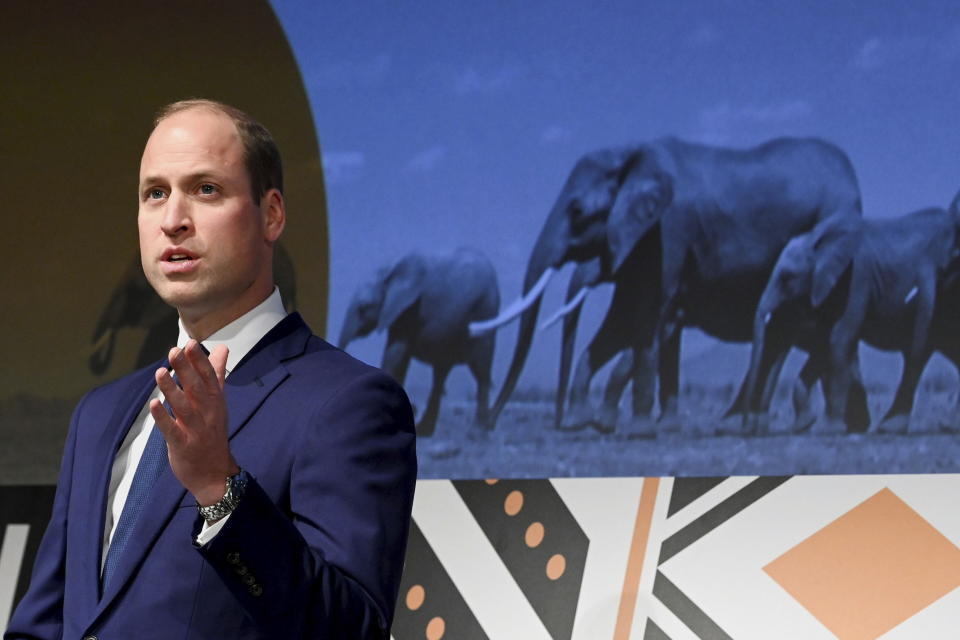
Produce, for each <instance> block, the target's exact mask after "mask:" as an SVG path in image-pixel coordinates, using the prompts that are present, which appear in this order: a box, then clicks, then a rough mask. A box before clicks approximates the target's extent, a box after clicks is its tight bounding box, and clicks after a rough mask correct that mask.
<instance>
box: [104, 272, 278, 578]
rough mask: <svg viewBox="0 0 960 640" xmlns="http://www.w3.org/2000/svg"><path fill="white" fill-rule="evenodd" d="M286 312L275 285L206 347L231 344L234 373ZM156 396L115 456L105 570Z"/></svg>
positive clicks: (205, 535) (211, 530)
mask: <svg viewBox="0 0 960 640" xmlns="http://www.w3.org/2000/svg"><path fill="white" fill-rule="evenodd" d="M286 315H287V312H286V311H285V310H284V308H283V301H282V300H281V299H280V291H279V290H278V289H277V288H276V287H274V289H273V293H272V294H270V296H269V297H268V298H267V299H266V300H264V301H263V302H261V303H260V304H259V305H257V306H256V307H254V308H253V309H251V310H250V311H248V312H247V313H245V314H244V315H242V316H240V317H239V318H237V319H236V320H234V321H233V322H231V323H230V324H228V325H227V326H225V327H223V328H222V329H220V330H219V331H217V332H215V333H214V334H213V335H211V336H210V337H209V338H207V339H206V340H204V341H203V346H204V347H206V348H207V350H208V351H213V349H214V348H215V347H216V346H217V345H220V344H225V345H226V346H227V348H228V349H229V350H230V352H229V353H228V354H227V367H226V369H227V370H226V375H230V372H231V371H232V370H233V368H234V367H236V366H237V363H238V362H240V360H242V359H243V357H244V356H245V355H247V353H249V352H250V350H251V349H252V348H253V347H254V345H256V344H257V343H258V342H259V341H260V339H261V338H262V337H263V336H265V335H266V334H267V332H269V331H270V330H271V329H273V328H274V327H275V326H276V325H277V323H279V322H280V321H281V320H283V319H284V317H286ZM179 325H180V336H179V337H178V338H177V346H178V347H183V346H184V345H186V344H187V341H189V340H190V335H189V334H188V333H187V330H186V329H185V328H184V326H183V322H182V321H181V322H180V323H179ZM154 398H159V399H160V401H161V402H163V400H164V398H163V394H162V393H160V389H158V388H154V390H153V392H152V393H151V394H150V397H149V398H147V402H146V404H145V405H144V406H143V409H141V410H140V415H138V416H137V419H136V420H135V421H134V423H133V426H131V427H130V431H129V432H128V433H127V436H126V438H124V440H123V444H121V445H120V449H119V450H118V451H117V456H116V457H115V458H114V459H113V469H112V471H111V473H110V489H109V493H108V494H107V507H108V508H107V513H106V517H105V518H104V531H103V554H102V556H101V558H100V569H101V571H102V570H103V563H104V562H106V559H107V550H108V549H109V548H110V542H111V541H112V540H113V534H114V531H115V530H116V524H117V522H118V521H119V520H120V514H121V513H122V512H123V505H124V503H125V502H126V500H127V494H128V493H129V492H130V485H131V484H133V476H134V474H135V473H136V471H137V465H138V464H139V463H140V457H141V456H142V455H143V450H144V448H145V447H146V446H147V439H148V438H149V437H150V431H151V430H152V429H153V427H154V425H155V423H154V420H153V416H152V415H150V401H151V400H153V399H154ZM148 508H149V507H148ZM228 518H229V516H227V518H223V519H222V520H219V521H218V522H217V523H216V524H214V525H212V526H211V525H208V524H207V523H204V525H203V530H202V531H201V532H200V534H199V535H198V536H197V542H198V543H199V544H201V545H202V544H206V543H207V542H209V541H210V540H212V539H213V537H214V536H215V535H216V534H217V532H218V531H219V530H220V528H221V527H222V526H223V525H224V523H226V521H227V519H228Z"/></svg>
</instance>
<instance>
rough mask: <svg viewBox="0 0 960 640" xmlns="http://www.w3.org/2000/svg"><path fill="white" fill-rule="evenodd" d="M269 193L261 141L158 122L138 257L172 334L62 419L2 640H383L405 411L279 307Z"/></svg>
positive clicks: (406, 450) (144, 184) (269, 156)
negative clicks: (44, 506) (41, 514)
mask: <svg viewBox="0 0 960 640" xmlns="http://www.w3.org/2000/svg"><path fill="white" fill-rule="evenodd" d="M282 190H283V185H282V175H281V170H280V156H279V152H278V151H277V148H276V145H275V144H274V142H273V140H272V138H271V137H270V135H269V133H267V131H266V129H264V128H263V127H262V126H260V125H259V124H258V123H256V122H255V121H253V120H252V119H251V118H250V117H249V116H247V115H246V114H244V113H243V112H240V111H238V110H236V109H233V108H232V107H229V106H226V105H223V104H220V103H215V102H210V101H204V100H194V101H185V102H181V103H174V104H173V105H170V106H168V107H167V108H165V110H164V111H162V112H161V114H160V116H159V117H158V119H157V122H156V126H155V128H154V130H153V132H152V133H151V135H150V138H149V139H148V141H147V145H146V148H145V149H144V152H143V157H142V160H141V165H140V184H139V215H138V226H139V232H140V252H141V259H142V263H143V269H144V273H145V274H146V276H147V278H148V279H149V281H150V283H151V285H152V286H153V287H154V288H155V289H156V290H157V292H158V293H159V294H160V296H161V297H162V298H163V299H164V300H165V301H166V302H167V303H169V304H170V305H172V306H174V307H176V309H177V310H178V312H179V315H180V340H179V341H178V346H176V347H174V348H172V349H171V350H170V352H169V354H168V358H167V359H166V360H165V361H163V362H160V363H157V364H156V365H154V366H152V367H148V368H146V369H143V370H140V371H137V372H135V373H133V374H131V375H129V376H126V377H124V378H122V379H120V380H118V381H116V382H113V383H111V384H108V385H106V386H103V387H100V388H98V389H95V390H94V391H92V392H90V393H89V394H87V396H85V397H84V398H83V400H82V401H81V402H80V404H79V405H78V406H77V408H76V410H75V412H74V415H73V419H72V421H71V424H70V430H69V433H68V436H67V442H66V447H65V451H64V457H63V463H62V465H61V469H60V478H59V482H58V486H57V494H56V499H55V502H54V507H53V514H52V517H51V521H50V525H49V527H48V529H47V531H46V533H45V534H44V537H43V541H42V543H41V546H40V549H39V551H38V554H37V561H36V564H35V566H34V570H33V574H32V578H31V582H30V588H29V590H28V591H27V594H26V596H25V597H24V598H23V600H22V601H21V602H20V603H19V605H18V607H17V609H16V611H15V613H14V615H13V617H12V619H11V621H10V623H9V627H8V629H7V632H6V634H5V635H4V638H5V639H6V640H21V639H38V640H56V639H59V638H68V639H71V640H72V639H76V640H81V639H84V638H86V639H93V638H97V639H98V640H114V639H117V640H132V639H140V638H184V639H186V638H191V639H204V638H211V639H212V638H216V639H232V638H278V639H279V638H282V639H284V640H291V639H297V638H330V639H337V640H340V639H347V640H355V639H363V638H388V637H389V629H390V622H391V619H392V615H393V606H394V602H395V599H396V596H397V589H398V587H399V582H400V572H401V568H402V562H403V553H404V546H405V544H406V537H407V530H408V526H409V521H410V509H411V505H412V499H413V489H414V482H415V478H416V459H415V451H414V429H413V417H412V415H411V409H410V405H409V402H408V401H407V398H406V396H405V395H404V393H403V391H402V390H401V389H400V387H399V386H398V385H397V384H396V383H395V382H394V381H393V380H391V379H390V378H389V377H387V376H386V375H385V374H383V373H381V372H380V371H378V370H377V369H374V368H372V367H368V366H366V365H364V364H362V363H360V362H358V361H356V360H354V359H353V358H351V357H350V356H348V355H346V354H344V353H343V352H342V351H339V350H337V349H335V348H333V347H331V346H330V345H329V344H327V343H326V342H324V341H323V340H321V339H320V338H318V337H316V336H314V335H312V333H311V332H310V330H309V329H308V328H307V326H306V325H305V324H304V322H303V320H301V319H300V316H299V315H298V314H295V313H294V314H291V315H286V314H285V312H284V311H283V304H282V302H281V301H280V297H279V293H278V292H277V291H276V289H275V287H274V285H273V274H272V270H271V264H272V257H273V250H274V246H275V243H276V242H277V240H278V238H279V237H280V234H281V232H282V231H283V228H284V224H285V221H286V212H285V208H284V200H283V195H282ZM207 353H209V356H208V355H207ZM161 436H162V437H161Z"/></svg>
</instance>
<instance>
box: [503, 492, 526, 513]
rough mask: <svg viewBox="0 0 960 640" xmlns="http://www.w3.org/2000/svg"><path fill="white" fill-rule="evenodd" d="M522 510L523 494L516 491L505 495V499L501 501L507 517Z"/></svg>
mask: <svg viewBox="0 0 960 640" xmlns="http://www.w3.org/2000/svg"><path fill="white" fill-rule="evenodd" d="M520 509H523V492H521V491H517V490H516V489H515V490H513V491H511V492H510V493H509V494H507V499H506V500H504V501H503V510H504V511H506V512H507V515H508V516H515V515H517V514H518V513H520Z"/></svg>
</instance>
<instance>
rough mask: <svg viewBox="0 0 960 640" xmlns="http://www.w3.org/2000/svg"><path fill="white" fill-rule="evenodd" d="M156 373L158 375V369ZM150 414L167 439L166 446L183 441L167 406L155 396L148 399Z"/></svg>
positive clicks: (182, 435)
mask: <svg viewBox="0 0 960 640" xmlns="http://www.w3.org/2000/svg"><path fill="white" fill-rule="evenodd" d="M162 371H166V369H162ZM157 375H158V377H159V371H158V372H157ZM150 415H152V416H153V421H154V422H155V423H156V424H157V428H158V429H160V433H162V434H163V439H164V440H166V441H167V445H168V446H176V445H178V444H179V443H180V442H182V441H183V439H184V434H183V433H182V431H181V429H180V427H179V425H177V422H176V420H174V419H173V418H172V417H171V416H170V414H169V413H168V412H167V408H166V407H165V406H163V403H162V402H160V400H158V399H157V398H154V399H153V400H151V401H150Z"/></svg>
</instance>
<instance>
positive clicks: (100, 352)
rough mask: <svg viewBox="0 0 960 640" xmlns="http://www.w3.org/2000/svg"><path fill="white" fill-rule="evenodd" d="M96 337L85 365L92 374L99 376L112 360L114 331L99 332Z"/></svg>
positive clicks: (115, 335)
mask: <svg viewBox="0 0 960 640" xmlns="http://www.w3.org/2000/svg"><path fill="white" fill-rule="evenodd" d="M97 335H98V337H96V338H94V340H95V342H94V345H93V351H92V352H91V353H90V357H89V359H88V360H87V366H89V367H90V371H91V372H93V374H94V375H96V376H99V375H103V373H104V372H105V371H106V370H107V368H108V367H109V366H110V362H111V361H112V360H113V345H114V343H115V341H116V337H117V332H116V331H106V332H102V333H101V332H99V331H98V334H97Z"/></svg>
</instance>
